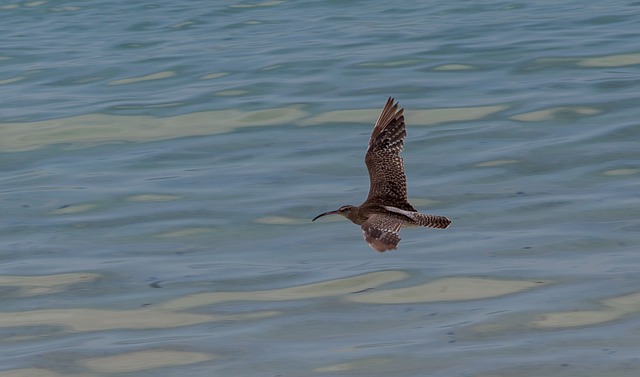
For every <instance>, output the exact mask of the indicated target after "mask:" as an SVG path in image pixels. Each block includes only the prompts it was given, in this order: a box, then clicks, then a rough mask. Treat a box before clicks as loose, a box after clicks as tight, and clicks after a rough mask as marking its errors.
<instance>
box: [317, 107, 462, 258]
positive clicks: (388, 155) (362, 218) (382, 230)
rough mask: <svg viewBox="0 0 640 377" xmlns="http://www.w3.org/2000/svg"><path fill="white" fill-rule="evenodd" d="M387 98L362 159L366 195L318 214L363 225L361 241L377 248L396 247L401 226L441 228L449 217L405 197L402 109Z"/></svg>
mask: <svg viewBox="0 0 640 377" xmlns="http://www.w3.org/2000/svg"><path fill="white" fill-rule="evenodd" d="M394 102H395V100H394V99H393V98H392V97H389V99H388V100H387V103H386V104H385V105H384V108H383V109H382V112H381V113H380V116H379V117H378V120H377V121H376V124H375V126H374V127H373V132H372V133H371V138H370V139H369V148H368V149H367V154H366V155H365V158H364V162H365V164H366V165H367V169H368V170H369V183H370V186H369V196H368V197H367V200H365V201H364V203H362V204H361V205H360V206H352V205H346V206H342V207H340V208H338V209H337V210H335V211H329V212H325V213H321V214H319V215H318V216H316V217H315V218H313V220H311V221H316V220H317V219H319V218H320V217H322V216H326V215H340V216H343V217H346V218H347V219H349V220H351V222H353V223H354V224H357V225H360V226H361V227H362V233H363V235H364V240H365V241H366V242H367V244H368V245H369V246H370V247H371V248H372V249H373V250H376V251H379V252H385V251H387V250H391V249H395V248H396V247H397V246H398V242H400V236H399V233H400V228H407V227H415V226H426V227H430V228H441V229H444V228H446V227H448V226H449V224H451V220H449V219H448V218H446V217H444V216H435V215H425V214H423V213H420V212H418V211H416V209H415V208H413V206H412V205H411V204H410V203H409V201H408V200H407V179H406V177H405V174H404V164H403V161H402V157H400V152H402V150H403V149H404V138H405V136H406V135H407V131H406V129H405V124H404V115H403V113H404V109H403V108H401V109H398V103H397V102H396V103H395V104H394Z"/></svg>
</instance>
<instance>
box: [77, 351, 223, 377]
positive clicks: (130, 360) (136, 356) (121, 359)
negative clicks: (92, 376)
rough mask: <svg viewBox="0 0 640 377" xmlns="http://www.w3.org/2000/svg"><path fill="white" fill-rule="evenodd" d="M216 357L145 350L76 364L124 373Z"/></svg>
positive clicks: (203, 354) (212, 355) (95, 358)
mask: <svg viewBox="0 0 640 377" xmlns="http://www.w3.org/2000/svg"><path fill="white" fill-rule="evenodd" d="M215 358H217V356H216V355H214V354H211V353H204V352H186V351H175V350H165V349H160V350H145V351H137V352H128V353H120V354H116V355H111V356H102V357H94V358H89V359H84V360H78V361H77V362H78V364H80V365H82V366H84V367H86V368H87V369H89V370H92V371H94V372H101V373H125V372H134V371H142V370H148V369H154V368H161V367H170V366H178V365H188V364H195V363H201V362H203V361H209V360H213V359H215Z"/></svg>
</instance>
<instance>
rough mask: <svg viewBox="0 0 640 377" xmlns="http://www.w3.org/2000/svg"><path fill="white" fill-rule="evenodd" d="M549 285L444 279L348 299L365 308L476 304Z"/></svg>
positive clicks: (490, 280) (544, 282) (489, 280)
mask: <svg viewBox="0 0 640 377" xmlns="http://www.w3.org/2000/svg"><path fill="white" fill-rule="evenodd" d="M548 283H550V282H549V281H525V280H503V279H480V278H445V279H439V280H436V281H432V282H429V283H426V284H421V285H416V286H412V287H406V288H398V289H387V290H379V291H375V292H364V293H359V294H357V295H353V296H349V297H348V298H347V299H348V300H349V301H354V302H362V303H369V304H408V303H419V302H434V301H460V300H478V299H483V298H490V297H498V296H504V295H507V294H511V293H516V292H520V291H523V290H526V289H531V288H533V287H538V286H541V285H543V284H548Z"/></svg>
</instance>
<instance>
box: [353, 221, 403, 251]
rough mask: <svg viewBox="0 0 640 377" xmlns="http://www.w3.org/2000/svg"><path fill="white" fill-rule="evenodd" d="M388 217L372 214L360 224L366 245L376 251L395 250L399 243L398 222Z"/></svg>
mask: <svg viewBox="0 0 640 377" xmlns="http://www.w3.org/2000/svg"><path fill="white" fill-rule="evenodd" d="M394 220H395V219H394V218H393V217H390V216H385V215H381V214H373V215H371V216H369V219H367V221H365V222H364V223H362V234H363V236H364V240H365V241H366V242H367V244H368V245H369V246H370V247H371V248H372V249H373V250H376V251H379V252H381V253H382V252H385V251H387V250H391V249H395V248H396V247H397V246H398V242H400V236H399V234H400V226H401V224H400V222H398V221H394Z"/></svg>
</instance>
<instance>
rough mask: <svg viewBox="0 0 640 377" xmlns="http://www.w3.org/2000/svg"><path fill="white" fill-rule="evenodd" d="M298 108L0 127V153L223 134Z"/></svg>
mask: <svg viewBox="0 0 640 377" xmlns="http://www.w3.org/2000/svg"><path fill="white" fill-rule="evenodd" d="M304 114H305V113H304V112H303V111H302V110H300V109H298V108H295V107H292V108H280V109H268V110H257V111H245V112H243V111H238V110H219V111H206V112H200V113H191V114H185V115H178V116H174V117H169V118H156V117H150V116H142V115H136V116H116V115H106V114H90V115H79V116H74V117H69V118H62V119H51V120H44V121H37V122H30V123H3V124H0V150H4V151H23V150H30V149H36V148H41V147H43V146H46V145H52V144H58V143H80V142H81V143H107V142H113V141H156V140H164V139H173V138H180V137H186V136H198V135H214V134H220V133H227V132H231V131H233V130H236V129H238V128H242V127H253V126H268V125H274V124H291V123H292V122H294V121H296V120H298V119H300V118H302V117H303V116H304Z"/></svg>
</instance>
